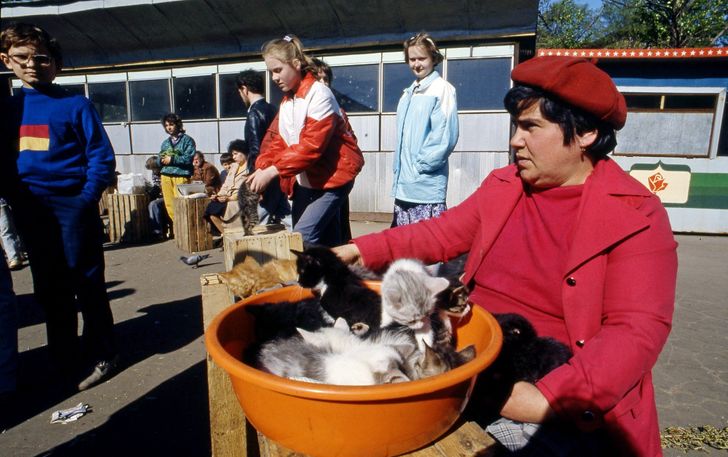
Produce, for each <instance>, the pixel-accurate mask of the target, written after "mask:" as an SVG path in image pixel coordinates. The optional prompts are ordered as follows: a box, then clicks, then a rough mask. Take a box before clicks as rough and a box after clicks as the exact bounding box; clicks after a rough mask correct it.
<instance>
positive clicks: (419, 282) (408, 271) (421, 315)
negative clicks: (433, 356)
mask: <svg viewBox="0 0 728 457" xmlns="http://www.w3.org/2000/svg"><path fill="white" fill-rule="evenodd" d="M449 285H450V283H449V281H448V280H447V279H445V278H438V277H434V276H431V275H430V274H429V272H428V271H427V270H426V269H425V266H424V265H423V264H422V262H419V261H417V260H412V259H399V260H396V261H394V262H393V263H392V264H391V265H390V266H389V268H388V269H387V272H386V273H384V277H383V278H382V287H381V294H382V308H381V326H382V327H384V326H387V325H390V324H392V323H397V324H400V325H404V326H405V327H408V328H409V329H411V330H412V332H414V337H415V340H416V341H417V345H418V348H419V350H420V351H421V352H423V353H424V352H425V344H427V345H429V346H430V347H432V348H435V349H436V350H437V348H438V346H439V345H441V344H448V343H450V342H451V341H452V331H451V329H449V328H448V326H447V324H446V323H445V321H447V322H448V323H449V318H447V317H446V316H442V315H441V314H440V312H439V311H438V310H436V306H435V305H436V302H437V298H436V297H437V296H438V294H440V293H441V292H443V291H444V290H445V289H447V288H448V286H449ZM443 317H444V318H443Z"/></svg>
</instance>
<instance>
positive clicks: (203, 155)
mask: <svg viewBox="0 0 728 457" xmlns="http://www.w3.org/2000/svg"><path fill="white" fill-rule="evenodd" d="M192 158H193V159H194V158H198V159H200V160H202V163H205V154H203V153H202V151H195V153H194V154H192Z"/></svg>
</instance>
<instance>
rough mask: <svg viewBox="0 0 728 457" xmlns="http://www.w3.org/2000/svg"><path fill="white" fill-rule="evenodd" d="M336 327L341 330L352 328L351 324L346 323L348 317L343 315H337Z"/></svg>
mask: <svg viewBox="0 0 728 457" xmlns="http://www.w3.org/2000/svg"><path fill="white" fill-rule="evenodd" d="M334 328H338V329H339V330H346V331H347V332H348V331H349V330H351V329H350V328H349V324H347V323H346V319H344V318H343V317H337V318H336V322H334Z"/></svg>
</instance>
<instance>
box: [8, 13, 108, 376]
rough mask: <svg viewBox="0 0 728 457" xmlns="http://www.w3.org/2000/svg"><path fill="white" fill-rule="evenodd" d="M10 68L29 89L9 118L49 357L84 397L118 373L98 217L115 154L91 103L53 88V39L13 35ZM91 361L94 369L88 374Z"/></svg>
mask: <svg viewBox="0 0 728 457" xmlns="http://www.w3.org/2000/svg"><path fill="white" fill-rule="evenodd" d="M0 59H2V61H3V63H4V64H5V66H6V67H8V69H10V70H11V71H13V73H15V76H17V78H18V79H20V81H21V82H22V84H23V87H22V88H21V89H20V91H19V92H18V93H16V94H15V95H14V96H13V97H10V99H9V102H8V104H9V106H8V108H7V109H6V113H7V115H8V117H9V122H7V123H6V127H7V128H8V129H9V132H8V134H9V136H10V137H11V139H12V140H14V141H15V142H16V143H15V144H14V145H13V147H12V148H11V150H10V151H6V155H5V157H6V158H12V159H11V160H6V163H9V164H10V165H12V166H10V167H9V168H12V170H11V176H9V177H8V179H9V180H10V184H11V185H10V186H9V188H8V191H7V192H8V195H7V197H8V199H9V201H10V202H11V205H12V207H13V209H16V210H17V211H16V213H17V214H16V217H17V220H16V222H17V225H18V229H19V231H20V233H21V235H22V236H23V237H24V240H25V242H26V249H27V251H28V257H29V259H30V268H31V272H32V275H33V287H34V292H35V293H34V295H35V299H36V301H37V302H38V303H39V304H41V305H42V306H43V309H44V310H45V314H46V330H47V335H48V348H49V351H50V353H51V356H52V358H53V361H54V362H55V363H56V364H57V365H58V368H59V369H60V371H61V372H62V373H63V374H65V375H66V376H67V377H68V378H70V379H71V380H74V383H75V382H76V381H78V380H80V381H81V382H80V384H78V388H79V390H84V389H87V388H89V387H91V386H93V385H95V384H98V383H99V382H101V381H103V380H105V379H108V378H109V377H110V376H111V375H112V374H113V372H114V370H115V368H116V365H117V352H116V346H115V343H114V335H113V326H114V321H113V316H112V313H111V307H110V305H109V299H108V296H107V294H106V281H105V278H104V251H103V229H102V225H101V219H100V217H99V210H98V201H99V198H100V197H101V193H102V191H103V190H104V189H105V188H106V187H107V186H108V185H109V183H110V181H111V179H112V177H113V175H114V169H115V166H116V164H115V159H114V151H113V149H112V147H111V143H110V142H109V139H108V137H107V135H106V132H105V131H104V128H103V125H102V123H101V119H100V118H99V115H98V114H97V112H96V110H95V109H94V107H93V105H92V104H91V102H90V101H89V100H88V99H86V98H85V97H82V96H72V95H70V94H68V93H67V92H66V91H65V90H64V89H63V88H61V87H60V86H58V85H54V84H52V83H53V80H54V79H55V77H56V74H57V73H58V72H59V71H60V69H61V67H62V65H63V61H62V56H61V49H60V46H59V44H58V42H57V41H56V40H55V39H53V38H51V37H50V35H49V34H48V33H47V32H46V31H45V30H43V29H41V28H39V27H36V26H34V25H31V24H22V23H17V24H12V25H10V26H8V27H7V28H6V29H5V30H3V32H2V35H0ZM78 310H80V311H81V314H82V316H83V333H82V337H81V341H80V342H79V340H78V333H77V328H78V319H77V311H78ZM79 343H82V344H83V347H82V348H81V347H80V344H79ZM81 349H83V352H80V351H81ZM81 355H83V356H85V357H80V356H81ZM84 361H85V362H87V363H88V365H87V366H79V365H78V364H79V363H83V362H84ZM84 369H86V370H87V371H85V372H84V371H81V372H79V371H78V370H84ZM79 374H80V375H82V376H83V377H80V376H79V377H76V376H77V375H79Z"/></svg>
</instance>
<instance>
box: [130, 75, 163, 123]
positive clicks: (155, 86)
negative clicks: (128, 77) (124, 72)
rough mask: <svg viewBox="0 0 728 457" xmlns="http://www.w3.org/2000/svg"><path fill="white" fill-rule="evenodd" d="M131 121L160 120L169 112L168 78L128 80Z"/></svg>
mask: <svg viewBox="0 0 728 457" xmlns="http://www.w3.org/2000/svg"><path fill="white" fill-rule="evenodd" d="M129 98H130V99H131V106H130V108H131V120H132V121H160V120H161V119H162V116H164V115H165V114H167V113H169V111H170V107H169V106H170V105H169V80H168V79H157V80H153V81H129Z"/></svg>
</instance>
